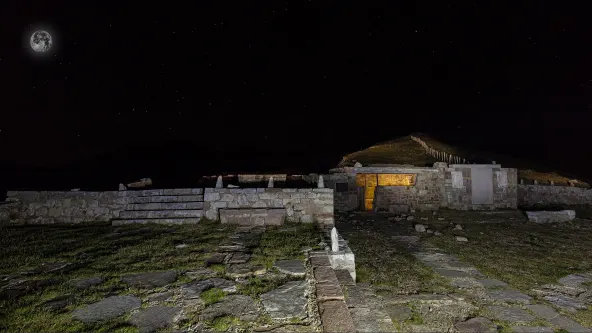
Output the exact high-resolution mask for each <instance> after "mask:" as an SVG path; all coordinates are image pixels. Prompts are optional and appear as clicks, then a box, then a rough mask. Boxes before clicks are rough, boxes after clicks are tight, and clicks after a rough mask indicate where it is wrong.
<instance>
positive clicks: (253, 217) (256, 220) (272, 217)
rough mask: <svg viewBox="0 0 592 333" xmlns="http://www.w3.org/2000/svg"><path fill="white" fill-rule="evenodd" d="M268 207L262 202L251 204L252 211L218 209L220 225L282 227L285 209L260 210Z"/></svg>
mask: <svg viewBox="0 0 592 333" xmlns="http://www.w3.org/2000/svg"><path fill="white" fill-rule="evenodd" d="M267 206H268V205H267V204H266V203H264V202H262V201H258V202H257V203H254V204H253V206H252V207H253V208H252V209H227V208H224V209H220V210H219V214H220V222H221V223H222V224H238V225H253V226H263V225H282V224H284V221H285V219H286V209H284V208H281V209H277V208H261V207H267Z"/></svg>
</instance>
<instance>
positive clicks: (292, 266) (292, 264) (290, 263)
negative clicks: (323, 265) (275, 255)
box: [273, 260, 306, 276]
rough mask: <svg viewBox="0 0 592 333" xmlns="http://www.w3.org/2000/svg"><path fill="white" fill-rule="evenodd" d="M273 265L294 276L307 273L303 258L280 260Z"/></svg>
mask: <svg viewBox="0 0 592 333" xmlns="http://www.w3.org/2000/svg"><path fill="white" fill-rule="evenodd" d="M273 267H275V268H277V269H278V270H279V271H280V272H282V273H285V274H288V275H292V276H304V275H305V274H306V272H305V270H304V263H303V262H302V260H280V261H276V262H275V263H274V264H273Z"/></svg>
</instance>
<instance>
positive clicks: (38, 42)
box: [30, 30, 52, 52]
mask: <svg viewBox="0 0 592 333" xmlns="http://www.w3.org/2000/svg"><path fill="white" fill-rule="evenodd" d="M30 44H31V48H32V49H33V51H35V52H47V51H49V49H50V48H51V44H52V40H51V35H50V34H49V32H47V31H44V30H39V31H35V32H34V33H33V34H32V35H31V41H30Z"/></svg>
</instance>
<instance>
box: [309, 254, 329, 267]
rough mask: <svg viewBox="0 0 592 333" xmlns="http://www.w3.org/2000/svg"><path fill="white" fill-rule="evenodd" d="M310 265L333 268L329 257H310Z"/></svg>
mask: <svg viewBox="0 0 592 333" xmlns="http://www.w3.org/2000/svg"><path fill="white" fill-rule="evenodd" d="M310 264H311V265H312V267H320V266H331V262H330V261H329V256H316V257H310Z"/></svg>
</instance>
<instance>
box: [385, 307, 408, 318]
mask: <svg viewBox="0 0 592 333" xmlns="http://www.w3.org/2000/svg"><path fill="white" fill-rule="evenodd" d="M384 310H385V312H386V313H387V314H388V315H389V316H390V317H391V320H393V321H398V322H403V321H405V320H407V319H411V317H412V313H411V309H410V308H409V307H406V306H397V305H390V306H386V307H385V308H384Z"/></svg>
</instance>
